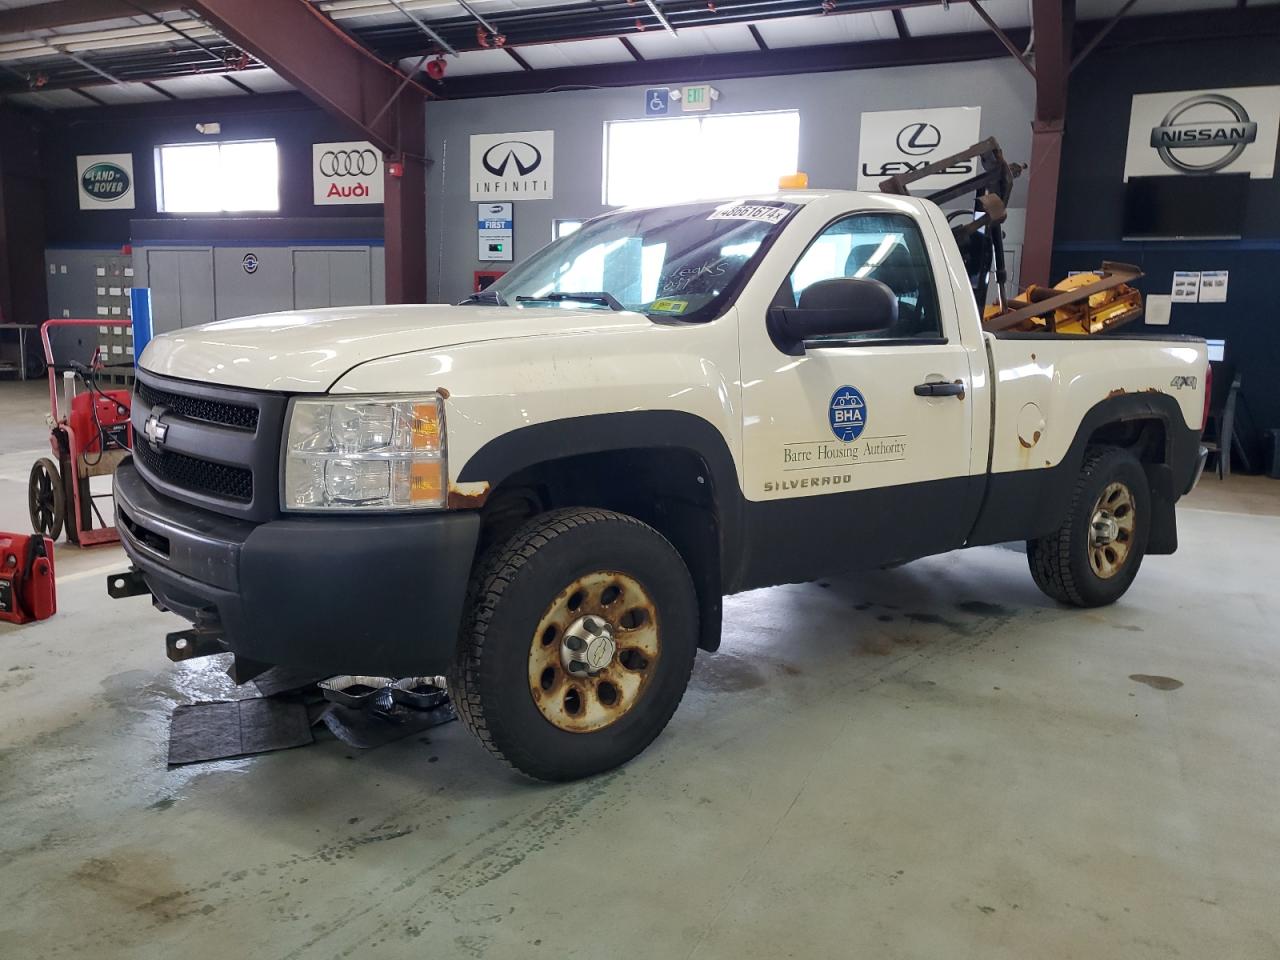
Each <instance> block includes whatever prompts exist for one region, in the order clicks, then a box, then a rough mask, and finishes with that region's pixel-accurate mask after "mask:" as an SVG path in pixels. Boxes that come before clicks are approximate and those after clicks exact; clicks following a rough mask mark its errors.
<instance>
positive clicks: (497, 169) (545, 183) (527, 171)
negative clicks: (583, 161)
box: [470, 130, 555, 203]
mask: <svg viewBox="0 0 1280 960" xmlns="http://www.w3.org/2000/svg"><path fill="white" fill-rule="evenodd" d="M470 174H471V178H470V179H471V199H472V200H478V201H480V202H482V203H483V202H492V201H495V200H498V201H508V200H550V199H552V197H553V186H554V180H553V177H554V175H555V133H554V132H553V131H551V130H526V131H522V132H519V133H476V134H472V135H471V162H470Z"/></svg>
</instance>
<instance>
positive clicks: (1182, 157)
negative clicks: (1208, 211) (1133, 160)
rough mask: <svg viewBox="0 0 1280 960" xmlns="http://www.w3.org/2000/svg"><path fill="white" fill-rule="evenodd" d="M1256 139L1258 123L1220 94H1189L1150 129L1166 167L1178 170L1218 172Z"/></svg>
mask: <svg viewBox="0 0 1280 960" xmlns="http://www.w3.org/2000/svg"><path fill="white" fill-rule="evenodd" d="M1257 139H1258V125H1257V123H1255V122H1254V121H1253V120H1251V119H1250V118H1249V111H1247V110H1246V109H1245V108H1244V105H1243V104H1242V103H1240V101H1238V100H1234V99H1232V98H1231V97H1228V96H1226V95H1225V94H1221V93H1201V94H1197V95H1195V96H1193V97H1188V98H1187V99H1185V100H1183V101H1181V102H1180V103H1177V104H1175V105H1174V106H1173V107H1172V109H1170V110H1169V112H1168V113H1166V114H1165V116H1164V119H1163V120H1162V121H1161V122H1160V123H1159V125H1158V126H1155V127H1153V128H1152V130H1151V146H1152V147H1154V148H1155V150H1156V153H1158V154H1159V155H1160V159H1161V160H1162V161H1164V164H1165V166H1167V167H1169V168H1170V169H1172V170H1176V171H1178V172H1179V173H1216V172H1217V171H1219V170H1221V169H1223V168H1224V167H1228V166H1230V165H1231V164H1233V163H1235V162H1236V161H1237V160H1239V159H1240V155H1241V154H1242V153H1244V151H1245V148H1246V147H1247V146H1249V144H1251V143H1253V142H1254V141H1255V140H1257ZM1209 151H1212V152H1211V153H1210V152H1209Z"/></svg>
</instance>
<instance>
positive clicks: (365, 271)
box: [293, 247, 374, 309]
mask: <svg viewBox="0 0 1280 960" xmlns="http://www.w3.org/2000/svg"><path fill="white" fill-rule="evenodd" d="M293 302H294V306H295V307H297V308H298V309H307V308H314V307H351V306H358V305H362V304H368V303H372V302H374V300H373V271H372V269H371V264H370V256H369V248H368V247H364V248H360V247H348V248H345V249H328V250H327V249H320V248H305V249H299V248H295V249H294V251H293Z"/></svg>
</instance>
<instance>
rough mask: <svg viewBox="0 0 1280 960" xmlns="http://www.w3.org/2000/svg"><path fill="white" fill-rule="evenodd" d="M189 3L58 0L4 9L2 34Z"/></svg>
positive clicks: (169, 0) (167, 10) (178, 7)
mask: <svg viewBox="0 0 1280 960" xmlns="http://www.w3.org/2000/svg"><path fill="white" fill-rule="evenodd" d="M185 6H186V4H185V3H183V2H182V0H137V2H136V3H129V2H127V0H57V2H55V3H40V4H36V5H34V6H30V7H17V8H15V9H13V10H0V36H4V35H6V34H10V33H32V32H34V31H36V30H52V29H54V28H57V27H73V26H75V25H77V24H81V23H96V22H97V21H99V20H116V19H119V18H121V17H136V16H137V15H138V11H139V9H141V10H143V11H144V12H146V13H151V14H157V13H170V12H172V11H174V10H181V9H182V8H183V7H185Z"/></svg>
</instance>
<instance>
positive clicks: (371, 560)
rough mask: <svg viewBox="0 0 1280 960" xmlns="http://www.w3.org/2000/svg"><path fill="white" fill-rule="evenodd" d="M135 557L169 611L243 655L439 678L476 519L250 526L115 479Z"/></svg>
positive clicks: (123, 527) (334, 669)
mask: <svg viewBox="0 0 1280 960" xmlns="http://www.w3.org/2000/svg"><path fill="white" fill-rule="evenodd" d="M115 504H116V526H117V527H118V529H119V531H120V541H121V543H122V544H123V546H124V549H125V553H127V554H128V556H129V559H130V560H132V561H133V564H134V566H135V567H136V568H137V569H138V570H139V571H140V572H141V574H142V576H143V578H144V579H145V581H146V585H147V587H148V588H149V589H150V590H151V592H152V593H153V594H154V595H155V597H156V599H157V600H158V601H159V603H160V604H161V605H163V606H164V607H166V608H168V609H169V610H172V611H174V612H175V613H177V614H179V615H181V616H183V617H185V618H186V619H188V620H190V621H191V622H192V623H193V624H195V625H196V626H197V627H198V628H200V629H202V630H207V631H209V632H210V633H211V634H220V635H221V639H222V642H223V644H224V645H225V646H226V648H227V649H228V650H230V651H231V652H233V653H235V654H236V655H237V656H238V657H244V658H246V659H249V660H254V661H258V662H260V663H264V664H280V665H286V666H292V667H299V668H304V669H308V670H314V671H315V672H316V673H330V674H370V675H379V676H393V677H400V676H411V675H424V674H426V675H434V674H440V673H443V672H444V671H445V669H446V668H447V666H448V664H449V662H450V661H451V660H452V658H453V653H454V648H455V646H456V643H457V638H458V628H459V624H460V622H461V619H462V613H463V604H464V602H465V598H466V592H467V582H468V579H469V578H470V572H471V562H472V559H473V556H474V554H475V549H476V543H477V541H478V539H479V533H480V517H479V514H478V513H476V512H474V511H451V512H447V513H431V514H420V515H412V516H405V515H399V516H391V515H386V514H383V515H379V516H365V517H297V518H293V517H289V518H282V519H278V520H272V521H269V522H266V523H251V522H249V521H245V520H238V519H235V518H232V517H226V516H223V515H221V514H218V513H213V512H211V511H208V510H202V509H199V508H196V507H192V506H189V505H188V504H185V503H180V502H178V501H176V500H173V499H171V498H168V497H164V496H161V495H160V494H158V493H156V492H155V491H154V490H152V489H151V487H149V486H148V485H147V484H146V482H145V481H144V480H143V479H142V477H141V476H140V475H139V473H138V471H137V469H136V468H135V467H134V466H133V463H132V462H130V461H125V462H124V463H122V464H121V465H120V466H119V467H118V468H117V470H116V475H115Z"/></svg>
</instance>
